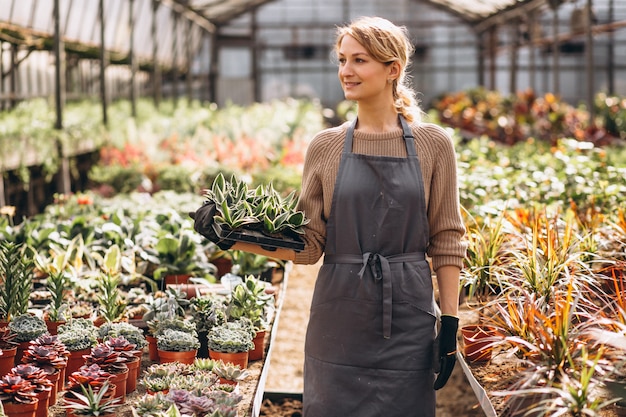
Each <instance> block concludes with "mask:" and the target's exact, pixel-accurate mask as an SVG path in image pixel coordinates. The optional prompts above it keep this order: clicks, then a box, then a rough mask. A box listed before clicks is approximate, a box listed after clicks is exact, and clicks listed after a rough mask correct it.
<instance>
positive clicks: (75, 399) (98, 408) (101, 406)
mask: <svg viewBox="0 0 626 417" xmlns="http://www.w3.org/2000/svg"><path fill="white" fill-rule="evenodd" d="M109 386H110V382H109V381H106V382H105V383H104V384H103V385H102V387H100V389H98V390H94V388H93V387H92V386H91V385H87V386H85V385H81V386H80V387H81V391H82V392H80V393H78V392H74V395H73V396H71V397H63V403H64V404H63V406H62V407H63V408H64V409H66V410H71V411H72V412H73V413H74V414H75V415H78V416H102V415H105V414H113V413H115V411H117V409H118V408H119V407H120V406H121V398H119V397H118V398H110V397H109V395H110V390H109Z"/></svg>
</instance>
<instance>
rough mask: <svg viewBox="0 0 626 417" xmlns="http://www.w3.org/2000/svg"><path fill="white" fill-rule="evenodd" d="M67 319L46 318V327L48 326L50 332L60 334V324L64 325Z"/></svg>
mask: <svg viewBox="0 0 626 417" xmlns="http://www.w3.org/2000/svg"><path fill="white" fill-rule="evenodd" d="M65 323H66V322H65V321H50V320H46V327H47V328H48V333H50V334H52V335H55V334H59V326H62V325H64V324H65Z"/></svg>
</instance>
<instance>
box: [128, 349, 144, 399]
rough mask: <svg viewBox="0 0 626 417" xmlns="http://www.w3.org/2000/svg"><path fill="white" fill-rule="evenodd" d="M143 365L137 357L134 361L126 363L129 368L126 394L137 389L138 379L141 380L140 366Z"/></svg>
mask: <svg viewBox="0 0 626 417" xmlns="http://www.w3.org/2000/svg"><path fill="white" fill-rule="evenodd" d="M140 365H141V359H140V358H138V357H135V360H134V361H131V362H126V366H128V379H127V380H126V394H130V393H131V392H133V391H135V390H136V389H137V379H138V378H139V366H140Z"/></svg>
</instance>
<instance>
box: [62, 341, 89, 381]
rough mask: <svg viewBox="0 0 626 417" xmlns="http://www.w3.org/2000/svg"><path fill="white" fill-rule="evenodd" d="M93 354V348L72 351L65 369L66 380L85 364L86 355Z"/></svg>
mask: <svg viewBox="0 0 626 417" xmlns="http://www.w3.org/2000/svg"><path fill="white" fill-rule="evenodd" d="M90 353H91V348H87V349H81V350H72V351H70V356H69V357H68V358H67V366H66V367H65V379H66V380H67V378H68V377H69V376H70V375H72V372H76V371H78V369H79V368H80V367H81V366H83V365H84V364H85V358H84V356H85V355H89V354H90Z"/></svg>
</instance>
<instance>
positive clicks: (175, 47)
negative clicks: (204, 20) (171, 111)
mask: <svg viewBox="0 0 626 417" xmlns="http://www.w3.org/2000/svg"><path fill="white" fill-rule="evenodd" d="M173 13H174V33H173V34H172V99H173V101H174V107H176V105H177V104H178V23H179V20H180V19H179V15H178V13H176V12H173Z"/></svg>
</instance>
